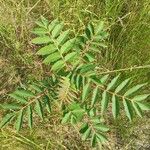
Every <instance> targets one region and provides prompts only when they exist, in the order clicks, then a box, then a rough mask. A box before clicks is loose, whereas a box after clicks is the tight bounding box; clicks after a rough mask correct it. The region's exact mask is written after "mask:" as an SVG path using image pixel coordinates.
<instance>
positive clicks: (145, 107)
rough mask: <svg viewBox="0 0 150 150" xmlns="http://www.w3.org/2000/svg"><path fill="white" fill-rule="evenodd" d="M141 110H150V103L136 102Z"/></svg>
mask: <svg viewBox="0 0 150 150" xmlns="http://www.w3.org/2000/svg"><path fill="white" fill-rule="evenodd" d="M136 103H137V104H138V106H139V107H140V108H141V109H142V110H150V103H141V102H136Z"/></svg>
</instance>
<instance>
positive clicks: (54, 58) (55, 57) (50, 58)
mask: <svg viewBox="0 0 150 150" xmlns="http://www.w3.org/2000/svg"><path fill="white" fill-rule="evenodd" d="M60 58H61V56H60V54H59V53H58V52H55V53H53V54H51V55H49V56H47V57H46V58H45V59H44V61H43V63H45V64H48V63H52V62H55V61H57V60H59V59H60Z"/></svg>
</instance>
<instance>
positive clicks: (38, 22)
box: [35, 21, 46, 29]
mask: <svg viewBox="0 0 150 150" xmlns="http://www.w3.org/2000/svg"><path fill="white" fill-rule="evenodd" d="M35 23H36V24H37V25H38V26H40V27H42V28H44V29H46V27H45V25H44V24H43V22H41V21H36V22H35Z"/></svg>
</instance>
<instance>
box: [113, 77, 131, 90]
mask: <svg viewBox="0 0 150 150" xmlns="http://www.w3.org/2000/svg"><path fill="white" fill-rule="evenodd" d="M129 81H130V78H129V79H126V80H124V81H123V82H122V83H121V84H120V85H119V86H118V87H117V88H116V89H115V93H118V92H120V91H121V90H122V89H123V88H124V87H125V86H126V85H127V83H128V82H129Z"/></svg>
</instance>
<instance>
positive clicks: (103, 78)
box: [100, 74, 109, 84]
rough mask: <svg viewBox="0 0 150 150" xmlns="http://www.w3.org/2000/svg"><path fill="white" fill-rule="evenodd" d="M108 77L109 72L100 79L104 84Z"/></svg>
mask: <svg viewBox="0 0 150 150" xmlns="http://www.w3.org/2000/svg"><path fill="white" fill-rule="evenodd" d="M108 77H109V75H108V74H106V75H104V76H103V77H102V78H101V79H100V81H101V83H102V84H104V83H105V82H106V81H107V79H108Z"/></svg>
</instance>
